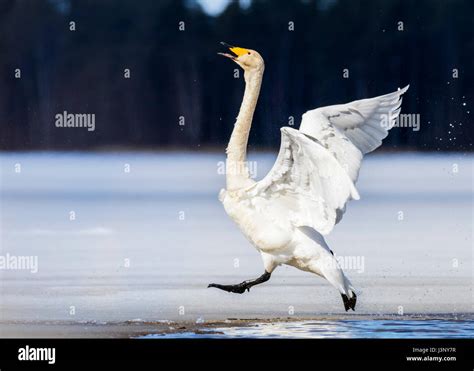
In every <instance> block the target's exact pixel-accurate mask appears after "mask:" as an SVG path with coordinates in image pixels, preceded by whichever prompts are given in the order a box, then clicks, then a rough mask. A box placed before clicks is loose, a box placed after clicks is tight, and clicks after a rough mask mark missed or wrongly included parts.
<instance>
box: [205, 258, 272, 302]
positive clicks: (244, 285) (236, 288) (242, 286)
mask: <svg viewBox="0 0 474 371" xmlns="http://www.w3.org/2000/svg"><path fill="white" fill-rule="evenodd" d="M261 255H262V259H263V267H264V268H265V273H263V274H262V275H261V276H260V277H258V278H256V279H254V280H247V281H244V282H241V283H239V284H237V285H219V284H217V283H211V284H210V285H209V286H207V287H215V288H218V289H221V290H224V291H228V292H234V293H236V294H243V293H244V292H245V290H247V291H250V288H251V287H252V286H255V285H258V284H260V283H264V282H267V281H268V280H269V279H270V276H271V275H272V272H273V271H274V270H275V268H276V267H277V265H278V264H277V263H276V262H275V259H274V258H273V256H272V255H271V254H267V253H264V252H262V253H261Z"/></svg>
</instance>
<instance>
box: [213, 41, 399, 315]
mask: <svg viewBox="0 0 474 371" xmlns="http://www.w3.org/2000/svg"><path fill="white" fill-rule="evenodd" d="M222 44H223V45H225V46H227V47H228V48H229V49H230V51H231V52H232V54H229V53H219V54H222V55H224V56H226V57H228V58H230V59H232V60H233V61H234V62H235V63H237V64H238V65H239V66H240V67H242V68H243V70H244V77H245V84H246V86H245V93H244V98H243V101H242V105H241V107H240V111H239V114H238V116H237V120H236V123H235V126H234V129H233V132H232V135H231V138H230V141H229V145H228V147H227V161H226V170H227V174H226V183H227V189H226V190H222V191H221V192H220V195H219V199H220V200H221V202H222V203H223V204H224V208H225V210H226V212H227V214H228V215H229V216H230V217H231V218H232V219H233V220H234V221H235V222H236V223H237V225H238V226H239V227H240V229H241V230H242V232H243V233H244V235H245V236H246V237H247V238H248V239H249V240H250V242H251V243H252V244H253V245H254V246H255V247H256V248H257V250H258V251H259V252H260V254H261V256H262V259H263V265H264V268H265V273H264V274H263V275H262V276H260V277H259V278H257V279H255V280H248V281H244V282H242V283H240V284H236V285H220V284H214V283H212V284H210V285H209V287H216V288H219V289H222V290H225V291H229V292H234V293H240V294H241V293H243V292H245V290H250V287H252V286H254V285H256V284H259V283H262V282H265V281H267V280H268V279H269V278H270V275H271V273H272V272H273V270H274V269H275V268H276V267H277V266H279V265H281V264H287V265H291V266H294V267H296V268H298V269H301V270H303V271H308V272H312V273H315V274H317V275H319V276H321V277H324V278H325V279H327V280H328V281H329V282H330V283H331V284H332V285H333V286H334V287H335V288H336V289H337V290H338V291H339V292H340V294H341V296H342V299H343V303H344V308H345V310H346V311H347V310H349V309H352V310H354V308H355V304H356V298H357V296H356V294H355V290H354V288H353V286H352V284H351V282H350V281H349V279H348V278H347V277H346V276H345V274H344V272H343V271H342V269H341V268H340V266H339V264H338V262H337V260H336V259H335V257H334V255H333V253H332V251H331V250H330V249H329V247H328V245H327V244H326V242H325V240H324V237H323V235H326V234H328V233H329V232H331V230H332V229H333V227H334V225H335V224H337V223H338V222H339V221H340V220H341V218H342V215H343V214H344V211H345V206H346V203H347V202H348V201H350V200H352V199H355V200H357V199H359V194H358V193H357V189H356V188H355V186H354V183H355V182H356V180H357V177H358V173H359V168H360V165H361V160H362V157H363V155H364V154H366V153H367V152H370V151H373V150H374V149H376V148H377V147H378V146H380V144H381V143H382V139H384V138H385V137H386V136H387V134H388V130H389V129H390V128H391V127H392V126H393V125H394V122H395V119H396V118H397V117H398V115H399V113H400V106H401V101H402V99H401V95H402V94H403V93H405V92H406V91H407V89H408V86H406V87H405V88H403V89H401V90H400V89H399V90H398V91H396V92H393V93H390V94H387V95H382V96H379V97H376V98H371V99H363V100H358V101H354V102H351V103H348V104H341V105H335V106H329V107H322V108H317V109H315V110H312V111H308V112H306V113H305V114H304V115H303V119H302V122H301V125H300V129H299V130H295V129H293V128H290V127H283V128H281V147H280V152H279V154H278V158H277V160H276V162H275V165H274V166H273V168H272V169H271V170H270V172H269V173H268V174H267V175H266V176H265V178H263V179H262V180H261V181H259V182H255V181H254V180H252V179H251V178H250V176H249V171H248V168H247V166H246V162H245V161H246V150H247V141H248V136H249V131H250V126H251V124H252V117H253V113H254V110H255V106H256V104H257V99H258V96H259V92H260V85H261V83H262V77H263V71H264V62H263V59H262V57H261V56H260V54H259V53H258V52H256V51H255V50H251V49H245V48H240V47H233V46H230V45H227V44H225V43H222Z"/></svg>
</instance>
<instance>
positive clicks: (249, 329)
mask: <svg viewBox="0 0 474 371" xmlns="http://www.w3.org/2000/svg"><path fill="white" fill-rule="evenodd" d="M142 338H385V339H388V338H402V339H410V338H424V339H428V338H445V339H447V338H449V339H454V338H474V320H398V321H397V320H355V321H352V320H339V321H301V322H276V323H256V324H255V325H251V326H243V327H227V328H214V329H209V330H204V331H200V332H199V333H194V332H181V333H174V334H165V335H163V334H150V335H146V336H144V337H142Z"/></svg>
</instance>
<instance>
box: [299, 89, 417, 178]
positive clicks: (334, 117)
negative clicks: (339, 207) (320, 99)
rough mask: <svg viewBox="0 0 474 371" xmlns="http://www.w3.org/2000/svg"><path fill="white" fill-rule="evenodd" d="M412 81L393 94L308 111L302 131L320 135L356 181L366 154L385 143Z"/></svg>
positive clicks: (316, 135) (318, 138)
mask: <svg viewBox="0 0 474 371" xmlns="http://www.w3.org/2000/svg"><path fill="white" fill-rule="evenodd" d="M408 87H409V86H408V85H407V86H406V87H404V88H403V89H399V90H398V91H395V92H393V93H390V94H386V95H381V96H379V97H375V98H369V99H362V100H356V101H354V102H351V103H347V104H338V105H335V106H328V107H321V108H317V109H314V110H311V111H308V112H306V113H305V114H304V115H303V120H302V121H301V125H300V129H299V130H300V131H301V132H302V133H305V134H307V135H310V136H312V137H313V138H316V139H317V140H318V141H319V142H320V143H321V144H322V145H323V146H324V147H325V148H326V149H327V150H328V151H330V152H331V153H332V154H333V156H334V157H336V159H337V160H338V161H339V163H340V164H341V165H342V166H343V167H344V168H345V169H346V171H347V172H348V174H349V176H350V177H351V179H352V180H353V181H354V182H356V181H357V177H358V174H359V169H360V164H361V161H362V157H363V155H364V154H366V153H368V152H371V151H373V150H374V149H376V148H377V147H379V146H380V145H381V144H382V140H383V139H384V138H385V137H386V136H387V135H388V131H389V130H390V129H391V128H392V127H393V125H394V124H395V120H396V119H397V117H398V115H399V114H400V109H401V104H402V98H401V96H402V94H403V93H405V92H406V91H407V90H408Z"/></svg>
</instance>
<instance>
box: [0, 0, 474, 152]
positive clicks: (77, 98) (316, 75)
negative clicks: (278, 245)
mask: <svg viewBox="0 0 474 371" xmlns="http://www.w3.org/2000/svg"><path fill="white" fill-rule="evenodd" d="M473 16H474V1H469V0H464V1H462V0H416V1H415V0H373V1H370V0H320V1H318V0H307V1H296V0H295V1H288V0H253V1H248V2H245V4H241V3H239V2H238V1H234V2H232V3H231V4H230V5H229V6H228V7H227V8H226V9H225V10H224V11H223V13H221V14H219V15H218V16H211V15H209V14H207V13H205V12H204V11H203V10H202V8H201V6H200V5H199V3H198V2H196V1H192V0H187V1H184V0H100V1H98V0H0V146H1V147H0V149H2V150H76V149H83V150H86V149H103V148H113V149H121V148H127V149H128V148H130V149H135V148H138V149H153V150H160V149H173V148H180V149H189V150H204V149H208V148H223V147H224V146H225V145H226V143H227V140H228V137H229V135H230V132H231V130H232V127H233V124H234V121H235V117H236V115H237V112H238V110H239V105H240V102H241V98H242V94H243V89H244V81H243V74H240V75H239V76H237V77H236V76H235V69H236V68H237V66H236V65H235V64H233V63H232V62H231V61H229V60H228V59H225V58H223V57H221V56H218V55H217V54H216V53H217V52H219V51H223V48H222V47H221V45H220V44H219V42H220V41H225V42H228V43H229V44H234V45H238V46H242V47H246V48H251V49H256V50H258V51H259V52H260V53H261V54H262V56H263V57H264V59H265V62H266V69H265V76H264V80H263V87H262V92H261V96H260V99H259V104H258V108H257V112H256V114H255V118H254V126H253V129H252V132H251V137H250V145H251V147H252V148H254V149H266V148H273V147H277V146H278V145H279V142H280V131H279V128H280V127H281V126H284V125H289V124H292V123H293V124H294V125H295V126H298V125H299V122H300V119H301V115H302V114H303V113H304V112H305V111H307V110H310V109H314V108H317V107H320V106H325V105H332V104H339V103H346V102H349V101H352V100H356V99H362V98H369V97H372V96H376V95H381V94H385V93H389V92H391V91H394V90H396V89H397V88H398V87H403V86H405V85H406V84H410V89H409V91H408V92H407V94H406V95H405V98H404V101H403V106H402V113H404V114H412V115H419V116H418V117H419V124H420V128H419V129H420V130H419V131H414V130H413V128H395V129H393V130H392V132H391V135H390V136H389V137H388V138H387V141H386V142H385V143H384V148H385V149H387V150H433V151H444V150H451V151H452V150H456V151H471V150H472V133H473V120H472V117H473V115H474V112H473V106H472V104H473V97H474V96H473V93H474V76H473V64H474V32H473V29H474V28H473V24H474V23H473ZM64 111H67V112H68V113H74V114H94V115H95V130H93V131H89V130H87V129H85V128H60V127H57V126H56V125H55V117H56V115H58V114H63V112H64ZM293 118H294V119H293Z"/></svg>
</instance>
